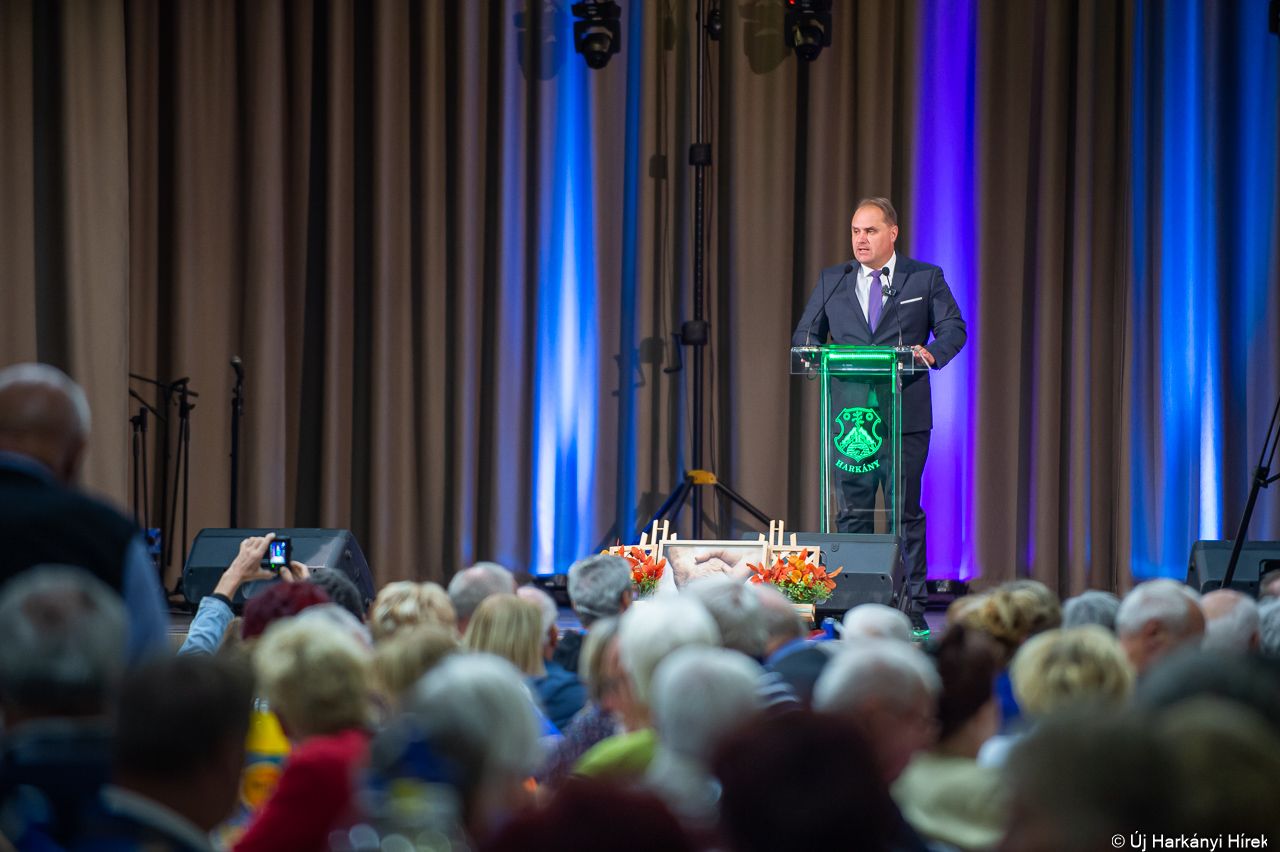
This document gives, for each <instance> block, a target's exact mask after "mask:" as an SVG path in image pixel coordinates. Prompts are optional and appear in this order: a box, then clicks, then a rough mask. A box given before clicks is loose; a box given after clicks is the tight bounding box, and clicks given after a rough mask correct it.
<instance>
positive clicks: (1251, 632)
mask: <svg viewBox="0 0 1280 852" xmlns="http://www.w3.org/2000/svg"><path fill="white" fill-rule="evenodd" d="M1200 605H1201V606H1202V607H1203V609H1204V642H1203V645H1202V647H1203V648H1204V649H1205V650H1206V651H1221V652H1223V653H1230V654H1247V653H1252V652H1254V651H1257V650H1258V647H1259V646H1260V644H1261V642H1262V637H1261V635H1260V634H1259V632H1258V605H1257V603H1255V602H1254V600H1253V598H1251V597H1249V596H1248V595H1245V594H1242V593H1240V592H1237V591H1236V590H1235V589H1216V590H1214V591H1212V592H1209V593H1208V594H1207V595H1205V596H1204V598H1202V599H1201V601H1200Z"/></svg>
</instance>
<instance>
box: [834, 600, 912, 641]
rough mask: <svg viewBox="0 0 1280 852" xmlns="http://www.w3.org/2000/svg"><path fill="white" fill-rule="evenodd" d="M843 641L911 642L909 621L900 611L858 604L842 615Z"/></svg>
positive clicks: (879, 605)
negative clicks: (858, 639) (892, 640)
mask: <svg viewBox="0 0 1280 852" xmlns="http://www.w3.org/2000/svg"><path fill="white" fill-rule="evenodd" d="M842 626H843V627H844V633H843V634H842V635H843V636H844V638H845V639H856V638H864V639H896V640H897V641H899V642H910V641H911V619H910V618H908V617H907V614H906V613H905V612H903V611H902V610H898V609H894V608H893V607H891V606H885V605H884V604H878V603H864V604H858V605H857V606H855V607H854V608H853V609H851V610H849V611H848V612H846V613H845V614H844V622H843V625H842Z"/></svg>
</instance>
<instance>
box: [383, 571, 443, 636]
mask: <svg viewBox="0 0 1280 852" xmlns="http://www.w3.org/2000/svg"><path fill="white" fill-rule="evenodd" d="M427 623H434V624H438V625H440V626H441V627H443V628H445V629H446V630H450V631H454V632H455V633H456V631H457V626H458V614H457V613H456V612H455V611H454V609H453V602H452V601H450V600H449V593H448V592H446V591H445V590H444V588H443V587H442V586H439V585H437V584H435V583H413V582H409V581H408V580H401V581H399V582H396V583H388V584H387V585H385V586H383V587H382V590H381V591H379V592H378V596H377V597H376V598H374V599H373V605H372V606H371V607H369V631H370V632H371V633H372V634H373V641H375V642H381V641H383V640H385V639H388V638H390V637H391V636H393V635H394V634H395V632H396V631H397V630H399V629H400V628H402V627H406V626H408V625H411V624H427Z"/></svg>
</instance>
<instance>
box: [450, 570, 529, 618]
mask: <svg viewBox="0 0 1280 852" xmlns="http://www.w3.org/2000/svg"><path fill="white" fill-rule="evenodd" d="M515 593H516V578H515V577H514V576H512V574H511V572H510V571H508V570H507V569H506V568H503V567H502V566H501V565H499V564H498V563H496V562H477V563H476V564H475V565H472V566H471V567H470V568H468V569H467V570H465V571H462V572H459V573H457V574H454V575H453V579H452V580H450V581H449V600H450V601H451V602H452V603H453V609H454V611H455V612H457V614H458V618H459V619H460V620H461V619H468V618H470V617H471V616H473V615H475V613H476V607H478V606H480V602H481V601H482V600H484V599H485V598H487V597H489V595H514V594H515Z"/></svg>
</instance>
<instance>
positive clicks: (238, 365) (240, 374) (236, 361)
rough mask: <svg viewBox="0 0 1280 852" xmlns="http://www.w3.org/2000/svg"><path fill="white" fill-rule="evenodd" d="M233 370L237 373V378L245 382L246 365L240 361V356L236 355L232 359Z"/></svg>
mask: <svg viewBox="0 0 1280 852" xmlns="http://www.w3.org/2000/svg"><path fill="white" fill-rule="evenodd" d="M231 368H232V369H233V370H235V371H236V378H237V379H239V380H240V381H242V382H243V381H244V363H243V362H242V361H241V360H240V356H239V355H236V356H234V357H233V358H232V359H231Z"/></svg>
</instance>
